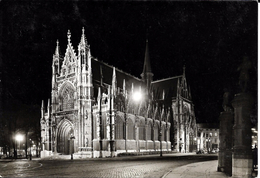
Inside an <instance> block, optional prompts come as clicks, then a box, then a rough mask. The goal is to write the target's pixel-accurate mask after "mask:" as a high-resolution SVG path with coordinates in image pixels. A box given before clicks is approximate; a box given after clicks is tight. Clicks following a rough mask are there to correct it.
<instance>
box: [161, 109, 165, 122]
mask: <svg viewBox="0 0 260 178" xmlns="http://www.w3.org/2000/svg"><path fill="white" fill-rule="evenodd" d="M161 120H162V121H164V120H165V111H164V105H162V113H161Z"/></svg>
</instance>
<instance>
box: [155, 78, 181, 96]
mask: <svg viewBox="0 0 260 178" xmlns="http://www.w3.org/2000/svg"><path fill="white" fill-rule="evenodd" d="M181 77H182V76H176V77H171V78H166V79H162V80H157V81H153V82H152V84H151V91H152V92H153V97H154V99H155V100H160V99H162V95H163V92H164V98H165V100H172V97H176V95H177V87H178V86H177V84H178V79H179V78H181Z"/></svg>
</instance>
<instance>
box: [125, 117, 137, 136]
mask: <svg viewBox="0 0 260 178" xmlns="http://www.w3.org/2000/svg"><path fill="white" fill-rule="evenodd" d="M127 127H128V130H127V137H128V138H127V139H129V140H133V139H134V138H135V125H134V123H133V121H132V120H131V119H129V120H128V124H127Z"/></svg>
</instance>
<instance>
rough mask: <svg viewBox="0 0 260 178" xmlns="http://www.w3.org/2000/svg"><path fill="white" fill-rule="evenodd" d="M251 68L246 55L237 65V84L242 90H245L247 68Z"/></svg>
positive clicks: (247, 76) (247, 77)
mask: <svg viewBox="0 0 260 178" xmlns="http://www.w3.org/2000/svg"><path fill="white" fill-rule="evenodd" d="M250 68H251V62H250V61H249V60H248V57H244V58H243V63H242V64H241V65H240V66H239V67H238V69H237V70H238V71H240V76H239V85H240V87H241V89H242V91H243V92H245V91H246V88H247V82H248V80H249V75H248V70H249V69H250Z"/></svg>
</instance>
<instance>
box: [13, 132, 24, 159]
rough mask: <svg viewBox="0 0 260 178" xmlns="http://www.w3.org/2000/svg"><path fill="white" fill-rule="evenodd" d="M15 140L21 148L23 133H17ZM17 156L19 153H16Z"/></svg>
mask: <svg viewBox="0 0 260 178" xmlns="http://www.w3.org/2000/svg"><path fill="white" fill-rule="evenodd" d="M15 140H16V141H18V142H19V150H20V149H21V148H20V142H21V141H23V136H22V135H21V134H17V135H16V136H15ZM16 156H17V153H16Z"/></svg>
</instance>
